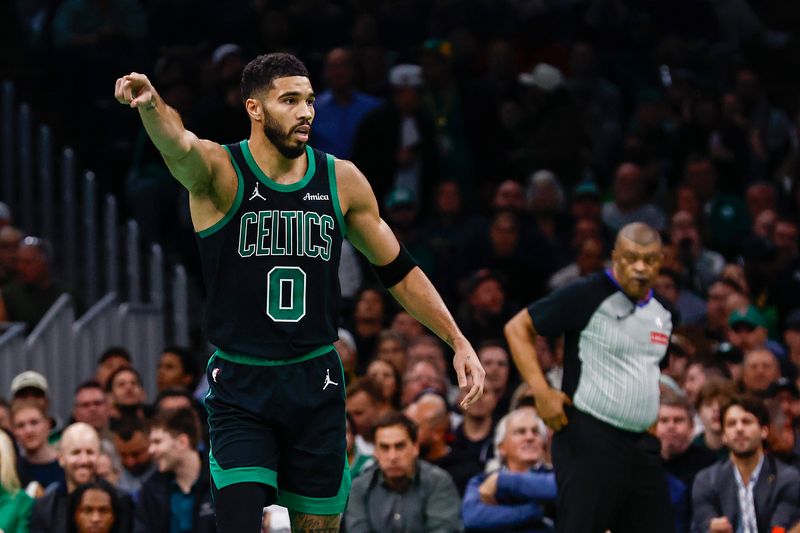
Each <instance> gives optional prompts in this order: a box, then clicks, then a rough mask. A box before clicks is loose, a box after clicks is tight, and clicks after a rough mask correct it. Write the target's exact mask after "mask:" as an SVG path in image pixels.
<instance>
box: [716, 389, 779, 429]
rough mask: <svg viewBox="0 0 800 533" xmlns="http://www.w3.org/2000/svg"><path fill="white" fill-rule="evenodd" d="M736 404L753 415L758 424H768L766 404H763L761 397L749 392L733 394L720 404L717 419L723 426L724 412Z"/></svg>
mask: <svg viewBox="0 0 800 533" xmlns="http://www.w3.org/2000/svg"><path fill="white" fill-rule="evenodd" d="M737 405H738V406H739V407H741V408H742V409H743V410H744V411H746V412H748V413H750V414H751V415H753V416H755V417H756V418H757V419H758V423H759V424H760V425H762V426H768V425H769V410H768V409H767V406H766V405H764V401H763V400H762V399H761V398H758V397H756V396H753V395H751V394H742V395H738V396H734V397H733V398H731V400H730V401H729V402H728V403H726V404H725V405H723V406H722V409H721V410H720V412H719V419H720V421H721V422H722V427H723V428H724V427H725V414H726V413H727V412H728V409H730V408H731V407H735V406H737Z"/></svg>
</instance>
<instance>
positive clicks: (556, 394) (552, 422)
mask: <svg viewBox="0 0 800 533" xmlns="http://www.w3.org/2000/svg"><path fill="white" fill-rule="evenodd" d="M535 399H536V410H537V411H539V416H540V417H542V420H543V421H544V423H545V424H546V425H547V427H549V428H550V429H552V430H553V431H559V430H560V429H561V428H563V427H564V426H566V425H567V422H568V420H567V415H566V414H565V413H564V404H567V405H572V400H570V399H569V396H567V395H566V394H564V393H563V392H562V391H560V390H556V389H547V390H546V391H544V392H543V393H541V394H539V395H537V396H536V397H535Z"/></svg>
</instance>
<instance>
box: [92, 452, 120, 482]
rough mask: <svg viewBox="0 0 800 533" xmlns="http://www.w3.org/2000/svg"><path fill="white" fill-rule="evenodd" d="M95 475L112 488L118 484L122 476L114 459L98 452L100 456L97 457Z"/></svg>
mask: <svg viewBox="0 0 800 533" xmlns="http://www.w3.org/2000/svg"><path fill="white" fill-rule="evenodd" d="M95 473H96V474H97V477H98V478H102V479H104V480H106V481H108V482H109V483H110V484H111V485H113V486H114V487H116V486H117V483H119V476H120V475H121V474H122V472H121V468H120V467H119V466H117V461H116V459H115V458H113V457H111V455H110V454H108V453H106V452H100V455H98V456H97V461H96V465H95Z"/></svg>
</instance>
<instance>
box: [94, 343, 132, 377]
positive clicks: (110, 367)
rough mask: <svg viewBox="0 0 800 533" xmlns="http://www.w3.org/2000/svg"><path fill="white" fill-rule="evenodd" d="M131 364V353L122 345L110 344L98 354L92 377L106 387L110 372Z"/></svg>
mask: <svg viewBox="0 0 800 533" xmlns="http://www.w3.org/2000/svg"><path fill="white" fill-rule="evenodd" d="M131 364H132V363H131V354H130V353H129V352H128V350H126V349H125V348H123V347H122V346H110V347H108V348H106V349H105V350H104V351H103V353H102V354H100V357H99V358H98V360H97V371H96V372H95V375H94V377H95V379H96V380H97V381H98V383H100V385H101V386H103V387H106V386H107V385H108V378H109V377H111V374H113V373H114V372H116V371H117V370H119V369H120V368H122V367H123V366H131Z"/></svg>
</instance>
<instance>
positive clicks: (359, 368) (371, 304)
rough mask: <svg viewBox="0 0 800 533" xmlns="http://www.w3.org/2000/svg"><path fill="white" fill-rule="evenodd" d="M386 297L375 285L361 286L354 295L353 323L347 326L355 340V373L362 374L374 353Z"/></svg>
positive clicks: (384, 316) (382, 320) (384, 312)
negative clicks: (356, 361) (356, 360)
mask: <svg viewBox="0 0 800 533" xmlns="http://www.w3.org/2000/svg"><path fill="white" fill-rule="evenodd" d="M386 306H387V303H386V298H385V297H384V293H383V291H381V290H380V289H378V288H375V287H365V288H363V289H362V290H361V291H360V292H359V294H358V296H357V297H356V307H355V310H354V312H353V324H352V326H351V327H349V328H347V329H348V331H350V332H351V333H352V334H353V338H354V339H355V341H356V354H357V355H358V364H357V365H356V374H357V375H359V376H363V375H364V371H365V370H366V369H367V365H368V364H369V361H370V358H371V357H372V355H373V354H374V353H375V347H376V344H377V341H378V335H379V334H380V332H381V331H382V330H383V325H384V322H385V321H386V315H387V314H388V313H387V309H386Z"/></svg>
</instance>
